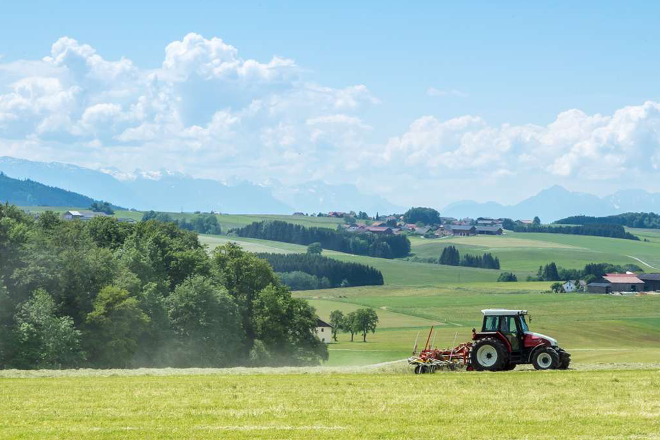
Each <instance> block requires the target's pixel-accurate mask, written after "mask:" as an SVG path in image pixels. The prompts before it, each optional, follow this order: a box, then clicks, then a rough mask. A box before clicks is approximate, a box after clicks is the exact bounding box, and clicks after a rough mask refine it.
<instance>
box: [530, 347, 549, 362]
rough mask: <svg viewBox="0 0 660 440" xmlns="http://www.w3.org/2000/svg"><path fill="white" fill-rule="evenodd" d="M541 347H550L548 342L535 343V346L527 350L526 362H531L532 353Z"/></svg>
mask: <svg viewBox="0 0 660 440" xmlns="http://www.w3.org/2000/svg"><path fill="white" fill-rule="evenodd" d="M543 347H550V344H544V343H541V344H539V345H537V346H536V347H534V348H532V349H531V350H530V352H529V355H528V356H527V363H531V362H532V359H534V354H535V353H536V352H537V351H539V350H540V349H541V348H543Z"/></svg>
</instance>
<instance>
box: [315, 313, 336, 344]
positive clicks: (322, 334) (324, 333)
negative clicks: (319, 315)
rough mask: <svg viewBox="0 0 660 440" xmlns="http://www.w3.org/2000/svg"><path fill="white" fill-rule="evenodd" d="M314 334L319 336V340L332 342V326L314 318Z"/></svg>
mask: <svg viewBox="0 0 660 440" xmlns="http://www.w3.org/2000/svg"><path fill="white" fill-rule="evenodd" d="M316 336H318V337H319V339H320V340H321V342H325V343H326V344H329V343H330V342H332V326H331V325H330V324H328V323H327V322H325V321H322V320H320V319H317V320H316Z"/></svg>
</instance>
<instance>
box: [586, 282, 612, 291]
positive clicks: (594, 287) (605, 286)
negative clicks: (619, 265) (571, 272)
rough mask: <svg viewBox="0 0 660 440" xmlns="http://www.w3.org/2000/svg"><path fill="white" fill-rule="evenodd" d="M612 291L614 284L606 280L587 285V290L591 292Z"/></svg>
mask: <svg viewBox="0 0 660 440" xmlns="http://www.w3.org/2000/svg"><path fill="white" fill-rule="evenodd" d="M611 291H612V284H611V283H606V282H602V283H601V282H598V283H589V284H588V285H587V292H589V293H610V292H611Z"/></svg>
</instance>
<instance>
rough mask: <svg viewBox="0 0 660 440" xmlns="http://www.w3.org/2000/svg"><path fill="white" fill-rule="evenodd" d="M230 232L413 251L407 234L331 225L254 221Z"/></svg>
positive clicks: (386, 254)
mask: <svg viewBox="0 0 660 440" xmlns="http://www.w3.org/2000/svg"><path fill="white" fill-rule="evenodd" d="M230 233H233V234H236V235H238V236H239V237H249V238H260V239H264V240H273V241H282V242H285V243H295V244H302V245H309V244H311V243H315V242H318V243H320V245H321V246H322V247H323V249H330V250H333V251H339V252H346V253H349V254H355V255H367V256H370V257H376V258H399V257H405V256H406V255H408V254H409V253H410V240H408V237H406V236H405V235H376V234H370V233H364V234H360V233H351V232H346V231H341V230H333V229H329V228H317V227H311V228H307V227H304V226H301V225H296V224H293V223H287V222H283V221H279V220H275V221H261V222H254V223H251V224H249V225H246V226H244V227H242V228H238V229H232V230H231V231H230Z"/></svg>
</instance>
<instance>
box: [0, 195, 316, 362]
mask: <svg viewBox="0 0 660 440" xmlns="http://www.w3.org/2000/svg"><path fill="white" fill-rule="evenodd" d="M317 319H318V318H317V316H316V313H315V311H314V308H313V307H311V306H310V305H309V304H308V303H307V302H306V301H304V300H301V299H295V298H292V296H291V292H290V290H289V289H288V288H287V287H286V286H284V285H283V284H282V283H281V282H280V280H279V278H278V277H277V275H276V274H275V272H274V271H273V269H272V268H271V267H270V266H269V265H268V262H266V261H265V260H263V259H260V258H258V257H256V256H255V255H253V254H250V253H247V252H244V251H243V250H241V248H240V247H238V246H236V245H234V244H227V245H225V246H221V247H218V248H216V249H215V250H214V251H213V253H212V254H211V255H209V254H208V253H207V252H206V250H205V249H204V247H203V246H202V245H201V244H200V242H199V240H198V237H197V234H195V233H194V232H190V231H186V230H182V229H180V228H178V227H177V225H175V224H174V223H171V222H167V223H163V222H158V221H145V222H139V223H135V224H130V223H120V222H118V221H117V220H115V219H114V218H111V217H97V218H94V219H92V220H90V221H89V222H78V221H74V222H66V221H62V220H60V218H59V217H58V216H57V215H56V214H54V213H52V212H46V213H43V214H42V215H40V216H39V218H38V219H34V218H33V217H31V216H29V215H27V214H25V213H24V212H23V211H22V210H20V209H18V208H16V207H14V206H8V205H4V206H2V205H0V368H21V369H33V368H74V367H92V368H125V367H130V368H134V367H226V366H234V365H306V364H318V363H319V362H320V361H321V360H324V359H327V356H328V353H327V348H326V346H325V344H323V343H322V342H321V341H320V340H319V339H318V337H317V336H316V332H315V328H316V323H317Z"/></svg>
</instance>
